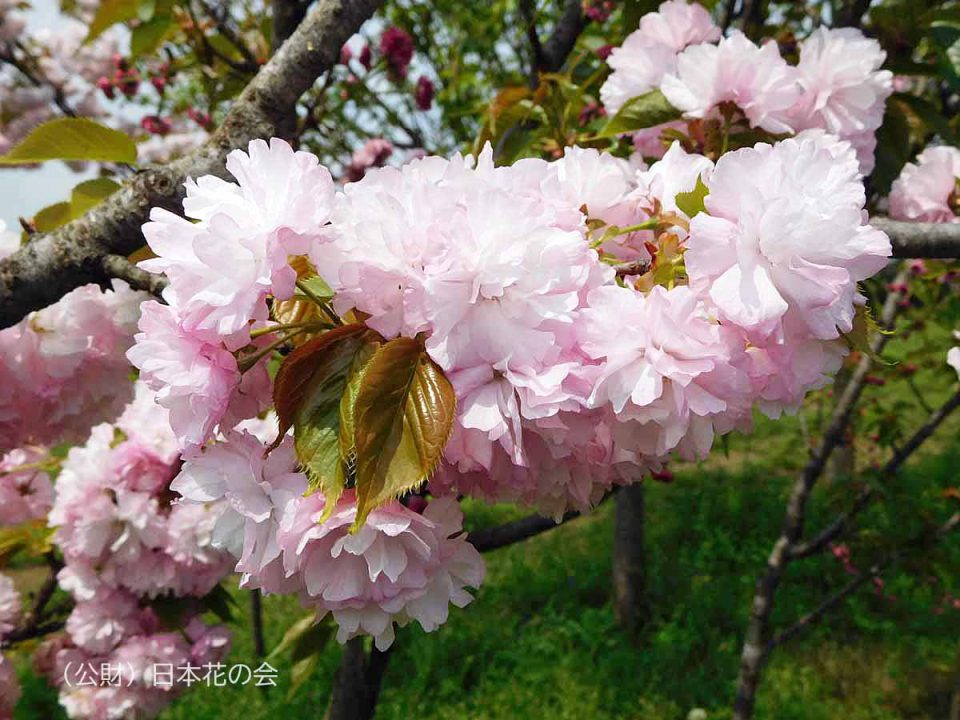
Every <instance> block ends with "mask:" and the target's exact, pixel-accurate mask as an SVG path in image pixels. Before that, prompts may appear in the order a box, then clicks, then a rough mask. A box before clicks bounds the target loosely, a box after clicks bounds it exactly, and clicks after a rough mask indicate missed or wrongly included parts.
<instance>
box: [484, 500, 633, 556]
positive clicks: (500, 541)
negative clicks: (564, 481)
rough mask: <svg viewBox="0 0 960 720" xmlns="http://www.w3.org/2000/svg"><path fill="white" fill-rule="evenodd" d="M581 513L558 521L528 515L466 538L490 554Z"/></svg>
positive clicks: (575, 517) (559, 524)
mask: <svg viewBox="0 0 960 720" xmlns="http://www.w3.org/2000/svg"><path fill="white" fill-rule="evenodd" d="M618 490H619V488H616V487H615V488H613V489H612V490H610V492H608V493H607V494H606V495H604V496H603V497H602V498H601V499H600V502H598V503H597V507H600V506H601V505H603V503H605V502H606V501H607V500H609V499H610V498H612V497H613V496H614V495H616V494H617V491H618ZM581 514H582V513H579V512H577V511H575V510H571V511H570V512H567V513H564V514H563V516H562V517H561V518H560V519H559V520H554V519H553V518H548V517H544V516H543V515H528V516H527V517H525V518H520V519H519V520H511V521H510V522H507V523H504V524H503V525H494V526H493V527H485V528H480V529H479V530H472V531H471V532H470V534H469V535H468V536H467V541H468V542H469V543H470V544H472V545H473V546H474V547H475V548H476V549H477V550H478V551H480V552H490V551H491V550H499V549H500V548H502V547H507V546H508V545H514V544H515V543H518V542H523V541H524V540H528V539H529V538H532V537H535V536H537V535H539V534H541V533H544V532H547V531H548V530H553V529H554V528H556V527H560V526H561V525H565V524H567V523H568V522H570V521H571V520H576V519H577V518H578V517H580V515H581Z"/></svg>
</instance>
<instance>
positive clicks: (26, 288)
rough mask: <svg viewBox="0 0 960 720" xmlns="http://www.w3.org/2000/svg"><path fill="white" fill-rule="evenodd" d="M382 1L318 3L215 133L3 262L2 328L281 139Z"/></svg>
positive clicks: (75, 283)
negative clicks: (251, 153) (244, 156)
mask: <svg viewBox="0 0 960 720" xmlns="http://www.w3.org/2000/svg"><path fill="white" fill-rule="evenodd" d="M382 1H383V0H320V2H318V3H317V5H316V7H315V8H314V9H313V11H312V12H311V13H310V14H309V16H308V17H307V18H306V19H305V20H304V22H303V23H301V24H300V27H298V28H297V30H296V32H294V34H293V35H292V36H291V37H290V39H289V40H288V41H287V42H286V43H284V45H283V47H281V48H280V50H278V51H277V53H276V54H275V55H274V56H273V58H272V59H271V60H270V62H268V63H267V64H266V65H264V66H263V67H262V68H261V69H260V72H259V73H257V75H256V77H254V78H253V80H251V82H250V84H249V85H247V87H246V89H245V90H244V91H243V93H242V94H241V95H240V97H239V98H237V100H236V101H234V103H233V106H232V107H231V109H230V112H229V113H228V114H227V117H226V118H225V119H224V122H223V124H222V125H221V126H220V127H219V128H218V130H217V132H216V133H215V134H214V135H213V136H212V137H211V138H210V139H209V140H208V141H207V142H206V143H205V144H204V145H202V146H201V147H199V148H198V149H196V150H195V151H193V152H191V153H190V154H188V155H186V156H184V157H183V158H180V159H179V160H176V161H175V162H173V163H171V164H169V165H166V166H160V167H152V168H149V169H146V170H143V171H141V172H139V173H137V174H136V175H135V176H134V177H132V178H131V179H130V180H129V181H128V182H127V183H126V184H125V185H124V186H123V187H122V188H121V189H120V190H118V191H117V192H116V193H114V194H113V195H111V196H110V197H109V198H107V199H106V200H104V201H103V202H101V203H99V204H98V205H96V206H95V207H94V208H92V209H91V210H90V211H89V212H87V213H86V214H85V215H84V216H83V217H81V218H78V219H77V220H74V221H73V222H70V223H68V224H67V225H64V226H63V227H61V228H58V229H56V230H54V231H53V232H50V233H46V234H43V235H39V234H38V235H37V236H35V237H34V238H33V239H32V240H31V241H30V242H29V243H28V244H27V245H26V246H25V247H23V248H21V249H20V250H18V251H17V252H15V253H14V254H13V255H11V256H10V257H8V258H6V259H5V260H3V261H0V328H5V327H9V326H10V325H13V324H15V323H16V322H18V321H19V320H20V319H21V318H23V317H24V316H25V315H26V314H27V313H29V312H31V311H33V310H39V309H40V308H43V307H46V306H47V305H50V304H51V303H54V302H56V301H57V300H59V299H60V298H61V297H62V296H63V295H65V294H66V293H67V292H69V291H70V290H73V289H74V288H76V287H79V286H81V285H85V284H87V283H91V282H102V281H103V280H104V279H105V278H106V277H107V275H106V272H105V270H104V264H103V257H104V256H105V255H124V256H125V255H129V254H130V253H132V252H134V251H135V250H137V249H138V248H139V247H141V246H142V245H143V235H142V234H141V232H140V226H141V225H142V224H143V223H144V222H145V221H146V219H147V214H148V213H149V211H150V208H152V207H162V208H166V209H168V210H172V211H177V210H178V209H179V207H180V203H181V200H182V197H183V183H184V181H185V180H186V178H187V177H196V176H198V175H205V174H213V175H219V176H224V174H225V172H226V171H225V168H224V162H225V158H226V155H227V153H228V152H230V151H231V150H233V149H234V148H238V147H243V146H244V145H246V144H247V143H248V142H249V141H250V140H252V139H254V138H267V137H272V136H275V135H277V134H278V129H279V128H281V127H283V126H284V125H285V124H286V123H287V122H288V119H289V118H290V117H292V116H293V115H294V112H295V105H296V102H297V100H298V99H299V97H300V96H301V95H302V94H303V93H304V92H305V91H306V90H307V89H309V88H310V87H311V86H312V85H313V83H314V81H315V80H316V78H317V77H318V76H319V75H320V74H322V73H323V72H324V71H326V70H328V69H329V68H331V67H332V66H333V65H334V63H336V61H337V59H338V58H339V53H340V47H341V46H342V45H343V43H344V42H345V41H346V40H347V39H348V38H349V37H350V36H351V35H353V33H354V32H356V31H357V30H358V29H359V27H360V25H361V24H362V23H363V22H364V21H365V20H366V19H367V18H368V17H370V16H371V15H372V14H373V13H374V12H375V11H376V10H377V8H378V7H380V5H381V4H382Z"/></svg>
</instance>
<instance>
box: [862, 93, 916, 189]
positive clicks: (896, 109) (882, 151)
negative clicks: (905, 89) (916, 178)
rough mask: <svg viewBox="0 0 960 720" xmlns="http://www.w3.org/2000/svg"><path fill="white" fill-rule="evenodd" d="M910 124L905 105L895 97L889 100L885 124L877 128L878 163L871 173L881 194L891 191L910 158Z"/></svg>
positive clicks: (874, 183) (872, 179) (884, 118)
mask: <svg viewBox="0 0 960 720" xmlns="http://www.w3.org/2000/svg"><path fill="white" fill-rule="evenodd" d="M910 153H911V147H910V124H909V123H908V122H907V118H906V115H904V112H903V105H901V104H900V103H899V102H897V101H896V100H894V99H891V100H890V101H888V102H887V109H886V112H885V114H884V116H883V124H882V125H881V126H880V129H879V130H877V164H876V167H875V168H874V170H873V173H872V174H871V175H870V179H871V184H872V187H873V189H874V190H875V191H876V192H878V193H880V194H881V195H886V194H887V193H889V192H890V186H891V185H892V184H893V181H894V180H896V179H897V176H898V175H900V171H901V170H902V169H903V166H904V165H906V163H907V161H908V160H910Z"/></svg>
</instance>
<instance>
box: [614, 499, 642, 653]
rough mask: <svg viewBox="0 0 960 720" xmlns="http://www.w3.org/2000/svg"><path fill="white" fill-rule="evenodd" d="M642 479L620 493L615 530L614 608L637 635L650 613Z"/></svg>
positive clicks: (619, 619)
mask: <svg viewBox="0 0 960 720" xmlns="http://www.w3.org/2000/svg"><path fill="white" fill-rule="evenodd" d="M644 492H645V488H644V485H643V483H642V482H638V483H634V484H633V485H628V486H627V487H625V488H622V489H621V490H620V492H618V493H617V497H616V500H615V502H616V504H617V508H616V517H615V523H614V534H613V609H614V614H615V615H616V618H617V622H619V623H620V626H621V627H622V628H623V630H624V631H625V632H626V633H627V635H628V636H629V637H630V638H631V639H636V638H637V636H638V635H639V633H640V631H641V630H642V629H643V626H644V624H645V623H646V621H647V617H648V615H649V604H648V602H647V597H646V591H647V563H646V554H645V552H644V543H643V528H644V521H645V514H644Z"/></svg>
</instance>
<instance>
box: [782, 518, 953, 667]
mask: <svg viewBox="0 0 960 720" xmlns="http://www.w3.org/2000/svg"><path fill="white" fill-rule="evenodd" d="M958 525H960V513H954V514H953V515H952V516H951V517H950V519H949V520H947V521H946V522H945V523H944V524H943V525H941V526H940V527H939V528H938V529H937V531H936V532H935V533H934V534H933V539H935V540H938V539H940V538H942V537H943V536H945V535H948V534H949V533H951V532H953V531H954V530H955V529H956V528H957V526H958ZM928 540H929V533H923V534H922V535H920V536H918V537H917V538H915V539H914V540H912V541H911V542H909V543H908V544H907V545H906V546H905V547H904V548H901V549H899V550H896V551H894V552H893V553H891V554H890V556H888V557H887V558H885V559H884V560H883V561H881V562H879V563H875V564H874V565H873V566H871V568H870V570H868V571H867V572H865V573H861V574H860V575H857V576H856V577H855V578H853V579H852V580H851V581H850V582H848V583H847V584H846V585H844V586H843V587H842V588H841V589H840V590H838V591H837V592H835V593H834V594H833V595H831V596H830V597H828V598H827V599H826V600H824V601H823V602H822V603H820V604H819V605H818V606H817V607H816V608H815V609H813V610H812V611H810V612H809V613H807V614H806V615H804V616H803V617H801V618H800V619H799V620H797V621H796V622H795V623H794V624H793V625H791V626H790V627H788V628H786V629H784V630H783V631H781V632H779V633H777V635H776V637H774V638H773V639H772V640H771V641H770V645H769V647H768V649H767V652H768V653H769V652H770V651H771V650H773V648H775V647H777V646H779V645H782V644H783V643H785V642H787V641H788V640H790V639H791V638H793V637H796V636H797V635H799V634H800V633H801V632H802V631H803V630H805V629H806V628H808V627H809V626H811V625H813V624H815V623H817V622H818V621H819V620H820V619H821V618H822V617H823V616H824V615H826V614H827V613H828V612H830V611H831V610H833V609H834V608H836V607H837V606H838V605H840V603H842V602H843V601H844V600H845V599H846V598H848V597H849V596H850V595H852V594H853V593H855V592H856V591H857V590H859V589H860V588H861V587H863V586H864V585H866V584H867V583H868V582H870V581H872V580H873V579H874V578H878V577H880V576H881V575H883V573H884V572H886V570H887V569H888V568H889V567H890V566H891V565H892V564H893V563H894V562H896V560H897V558H898V557H899V556H900V555H901V554H902V552H903V550H904V549H906V548H907V547H912V546H917V545H923V544H924V543H926V542H927V541H928Z"/></svg>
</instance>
